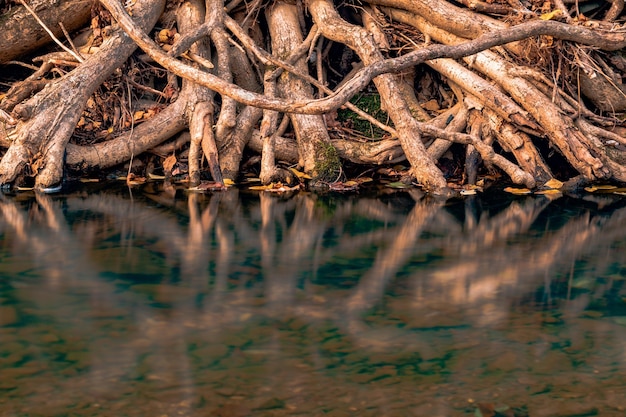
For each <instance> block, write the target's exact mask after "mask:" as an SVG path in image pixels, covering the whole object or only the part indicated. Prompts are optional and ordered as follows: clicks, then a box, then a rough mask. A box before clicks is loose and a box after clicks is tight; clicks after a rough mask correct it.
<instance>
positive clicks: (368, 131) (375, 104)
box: [338, 93, 389, 138]
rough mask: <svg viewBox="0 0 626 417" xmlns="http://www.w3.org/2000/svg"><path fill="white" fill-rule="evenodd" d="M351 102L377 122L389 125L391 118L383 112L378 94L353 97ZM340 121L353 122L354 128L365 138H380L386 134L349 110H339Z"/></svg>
mask: <svg viewBox="0 0 626 417" xmlns="http://www.w3.org/2000/svg"><path fill="white" fill-rule="evenodd" d="M350 102H351V103H352V104H354V105H355V106H357V107H358V108H359V109H361V110H363V111H365V112H367V113H369V114H370V115H371V116H373V117H374V118H375V119H376V120H378V121H380V122H382V123H389V116H388V115H387V113H386V112H385V111H383V110H381V108H380V106H381V100H380V96H379V95H378V94H376V93H364V94H361V95H358V96H355V97H353V98H352V99H351V100H350ZM338 116H339V120H340V121H341V122H345V121H348V120H350V121H351V122H352V128H353V129H354V130H356V131H358V132H359V133H361V134H362V135H363V136H367V137H369V138H380V137H381V136H383V135H384V134H385V132H384V131H383V130H382V129H380V128H378V127H376V126H374V125H372V124H371V123H370V122H369V121H367V120H363V119H361V118H360V117H359V116H358V115H357V114H356V113H354V112H353V111H351V110H348V109H339V110H338Z"/></svg>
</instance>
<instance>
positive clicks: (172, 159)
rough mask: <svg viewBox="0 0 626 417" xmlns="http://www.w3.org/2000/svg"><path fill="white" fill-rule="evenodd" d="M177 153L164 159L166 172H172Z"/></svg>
mask: <svg viewBox="0 0 626 417" xmlns="http://www.w3.org/2000/svg"><path fill="white" fill-rule="evenodd" d="M176 162H177V161H176V155H170V156H168V157H167V158H165V160H164V161H163V170H164V171H165V172H172V169H173V168H174V165H176Z"/></svg>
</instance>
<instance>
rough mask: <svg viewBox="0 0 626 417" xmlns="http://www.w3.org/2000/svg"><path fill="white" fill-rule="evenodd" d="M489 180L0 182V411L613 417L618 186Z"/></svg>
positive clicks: (617, 390) (625, 355)
mask: <svg viewBox="0 0 626 417" xmlns="http://www.w3.org/2000/svg"><path fill="white" fill-rule="evenodd" d="M492 194H493V195H492V196H491V197H484V196H479V197H468V198H467V199H465V200H455V201H448V202H441V201H434V200H431V199H428V198H424V197H423V195H421V194H419V193H418V192H415V191H414V192H405V191H402V192H393V193H387V194H382V195H377V196H367V195H360V196H344V195H329V196H320V195H313V194H307V193H300V194H298V195H295V196H290V197H286V196H276V195H270V194H260V195H259V194H257V193H246V192H243V191H237V190H234V189H231V190H229V191H227V192H222V193H217V194H213V195H198V194H186V193H184V192H180V191H178V192H174V191H173V190H171V189H156V188H154V187H153V186H148V187H146V188H144V189H142V190H133V191H132V193H131V192H130V191H129V190H127V189H125V190H114V191H111V190H110V191H98V192H95V191H89V192H84V193H75V194H71V195H59V196H47V195H34V194H28V193H25V194H19V195H0V416H2V417H4V416H57V415H58V416H116V417H117V416H155V417H159V416H221V417H227V416H231V417H233V416H234V417H243V416H426V417H431V416H432V417H438V416H471V415H481V416H483V417H485V416H494V415H497V416H506V417H512V416H531V417H548V416H550V417H558V416H570V417H571V416H587V415H599V416H621V417H623V416H624V415H626V285H625V283H624V282H625V281H624V280H625V278H626V264H625V261H626V204H625V202H624V200H623V199H622V198H621V197H619V196H609V195H606V196H595V197H593V198H591V197H589V198H587V199H571V198H568V197H561V198H556V199H549V198H546V197H542V196H537V197H522V198H511V197H508V196H506V195H504V194H503V193H502V194H500V193H497V192H493V193H492ZM496 411H497V414H495V413H496Z"/></svg>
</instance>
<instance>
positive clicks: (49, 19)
mask: <svg viewBox="0 0 626 417" xmlns="http://www.w3.org/2000/svg"><path fill="white" fill-rule="evenodd" d="M30 6H31V8H32V9H34V11H35V13H37V16H38V17H39V18H40V19H41V20H42V21H43V22H44V24H45V25H46V26H47V27H48V28H49V29H50V30H51V31H52V33H54V35H55V36H56V37H57V38H60V39H62V38H63V30H62V29H61V26H60V25H61V24H62V25H63V26H64V27H65V29H66V30H67V31H68V32H73V31H75V30H77V29H80V28H82V27H83V26H84V25H85V24H86V23H87V22H89V17H90V16H91V8H92V6H93V2H92V1H86V0H67V1H55V0H39V1H33V2H31V3H30ZM0 33H2V42H0V64H3V63H6V62H8V61H11V60H14V59H16V58H19V57H21V56H23V55H26V54H28V53H30V52H34V51H36V50H37V49H38V48H41V47H42V46H44V45H46V44H49V43H51V42H52V39H51V38H50V36H49V35H48V33H47V32H46V31H45V30H44V28H42V27H41V25H40V24H39V23H38V22H37V20H36V19H35V18H34V17H33V15H32V14H31V13H29V12H28V10H26V8H25V7H24V6H22V5H15V6H14V7H13V8H12V9H11V11H10V12H9V13H7V14H6V15H3V16H0Z"/></svg>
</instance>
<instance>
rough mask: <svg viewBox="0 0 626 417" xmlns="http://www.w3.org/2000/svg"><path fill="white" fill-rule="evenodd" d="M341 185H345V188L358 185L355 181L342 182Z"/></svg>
mask: <svg viewBox="0 0 626 417" xmlns="http://www.w3.org/2000/svg"><path fill="white" fill-rule="evenodd" d="M343 185H345V186H347V187H354V186H355V185H359V183H358V182H356V181H352V180H350V181H346V182H344V183H343Z"/></svg>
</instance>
